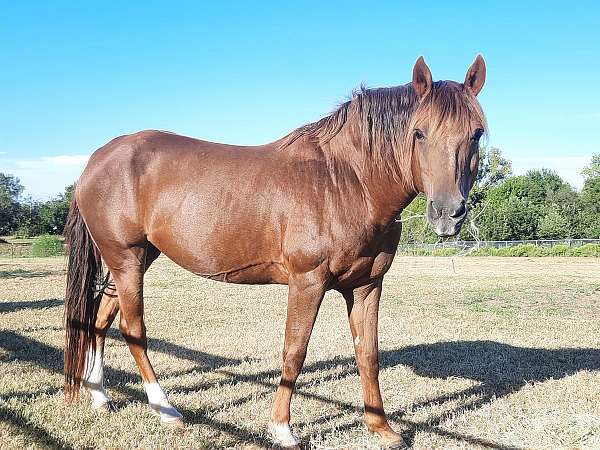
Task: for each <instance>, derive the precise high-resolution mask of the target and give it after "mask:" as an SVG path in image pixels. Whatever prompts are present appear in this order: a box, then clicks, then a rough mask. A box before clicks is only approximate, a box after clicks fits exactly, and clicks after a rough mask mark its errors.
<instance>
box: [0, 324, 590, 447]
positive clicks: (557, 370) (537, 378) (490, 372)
mask: <svg viewBox="0 0 600 450" xmlns="http://www.w3.org/2000/svg"><path fill="white" fill-rule="evenodd" d="M110 334H111V337H113V336H114V337H117V336H116V335H117V332H116V331H115V332H111V333H110ZM150 347H151V348H153V350H154V351H158V352H164V353H168V354H171V355H172V356H174V357H177V358H183V359H187V360H189V361H190V362H192V363H193V365H194V368H193V370H201V371H207V370H217V371H219V372H220V373H223V374H225V375H227V376H229V377H230V378H231V379H232V381H233V382H239V383H254V384H258V385H260V386H262V387H264V388H266V391H265V392H271V391H274V389H275V388H276V383H274V382H273V377H274V376H277V375H278V374H279V369H278V368H275V369H269V370H266V371H263V372H259V373H253V374H242V373H239V372H237V371H235V370H234V368H235V367H236V366H238V365H239V364H240V363H241V362H243V360H240V359H230V358H225V357H221V356H218V355H212V354H210V353H205V352H202V351H200V350H196V349H192V348H187V347H183V346H180V345H177V344H172V343H170V342H168V341H163V340H154V342H152V341H151V345H150ZM0 349H2V350H3V351H4V352H5V353H4V354H3V355H2V356H0V361H2V362H10V361H14V360H20V361H23V362H30V363H34V364H36V365H38V366H40V367H42V368H45V369H47V370H49V371H51V372H55V373H56V372H60V371H61V370H62V350H61V349H59V348H55V347H52V346H48V345H46V344H43V343H41V342H39V341H37V340H35V339H32V338H30V337H28V336H25V335H23V334H20V333H18V332H14V331H9V330H0ZM380 365H381V367H382V368H393V367H399V366H407V367H410V368H411V369H412V370H413V371H414V372H415V373H416V374H417V375H419V376H422V377H427V378H438V379H446V378H450V377H460V378H465V379H471V380H475V381H477V382H478V383H477V384H476V385H475V386H472V387H469V388H467V389H465V390H463V391H460V392H452V393H448V394H442V395H440V396H438V397H436V398H428V399H425V400H421V401H419V402H418V403H415V404H413V405H411V407H427V406H429V405H433V404H440V403H444V402H452V401H453V400H459V399H463V400H461V401H460V402H459V405H458V406H455V407H453V408H451V409H450V410H447V411H446V412H444V413H442V414H439V415H437V416H432V415H429V416H428V417H427V418H426V420H425V421H423V422H415V421H411V420H410V419H408V418H407V417H406V415H405V414H404V411H403V410H397V411H392V412H391V413H390V414H389V416H390V418H391V419H393V420H395V421H397V422H400V423H402V424H403V425H404V427H405V428H406V429H407V431H406V432H405V434H404V437H405V439H406V440H407V441H408V442H409V443H412V441H413V440H414V435H415V433H416V432H417V431H419V430H423V431H427V432H430V433H435V434H440V435H444V436H446V437H449V438H452V439H455V440H457V441H462V442H465V443H468V444H472V445H474V444H476V445H479V446H484V447H488V448H496V449H508V448H513V447H507V446H503V445H501V444H499V443H495V442H491V441H486V440H484V439H479V438H476V437H473V436H467V435H463V434H460V433H458V432H452V431H448V430H446V429H444V428H442V427H440V424H442V422H443V421H444V420H445V419H446V418H448V417H450V416H454V415H458V414H461V413H466V412H469V411H473V410H476V409H477V408H479V407H480V406H482V405H483V404H485V403H488V402H490V401H493V399H495V398H500V397H504V396H506V395H509V394H511V393H513V392H516V391H518V390H519V389H521V388H522V387H523V386H524V385H525V384H527V383H535V382H543V381H545V380H550V379H561V378H564V377H566V376H569V375H573V374H575V373H577V372H579V371H598V370H600V349H595V348H562V349H542V348H530V347H517V346H512V345H508V344H503V343H499V342H494V341H454V342H437V343H432V344H420V345H414V346H408V347H402V348H398V349H393V350H384V351H382V352H381V364H380ZM331 369H338V370H334V372H336V373H335V374H334V375H319V373H320V372H322V371H324V370H331ZM303 373H305V374H311V375H312V376H311V377H310V378H311V381H310V384H311V385H312V384H315V383H327V382H328V381H329V379H330V377H332V376H333V377H335V378H336V379H339V378H340V377H342V376H349V375H353V374H355V373H356V366H355V365H354V363H353V358H350V357H336V358H333V359H330V360H324V361H318V362H315V363H311V364H307V366H306V367H305V370H304V371H303ZM176 375H178V374H172V376H176ZM107 376H108V378H111V379H112V380H113V382H114V381H116V382H117V386H116V388H117V389H118V390H121V391H122V392H123V393H124V394H126V395H128V396H131V397H133V398H136V399H137V400H139V401H144V398H143V394H142V393H141V391H139V389H133V388H132V387H130V386H129V384H130V382H131V381H134V382H135V381H136V380H137V378H138V376H137V374H134V373H130V372H127V371H123V370H119V369H114V368H110V367H107ZM208 384H210V382H209V383H208ZM111 387H112V386H111ZM209 387H210V386H207V385H204V384H203V385H202V386H200V387H191V388H190V387H188V388H187V389H188V390H189V391H193V390H194V389H204V388H209ZM112 388H114V387H112ZM182 388H183V387H182ZM174 389H175V390H179V389H178V388H176V387H175V388H174ZM184 390H185V389H184ZM21 394H22V395H30V394H31V393H16V392H15V393H12V394H8V396H9V397H12V396H15V397H16V396H19V395H21ZM298 394H299V396H302V397H307V398H312V399H315V400H319V401H322V402H324V403H329V404H332V405H336V406H337V408H338V410H339V413H337V414H336V415H337V416H340V415H345V414H346V413H348V412H350V413H352V414H354V413H355V412H356V408H357V405H355V404H354V403H351V402H346V401H343V400H337V399H332V398H331V397H328V396H322V395H319V394H315V393H312V392H311V391H310V390H309V389H306V384H305V382H303V381H302V378H301V379H300V383H299V384H298ZM265 395H267V394H265ZM253 398H254V397H253V396H251V395H250V396H247V397H242V398H240V399H239V401H237V402H234V404H235V405H236V406H239V405H241V404H244V403H246V402H247V401H252V399H253ZM464 399H468V400H464ZM0 409H1V408H0ZM182 412H183V413H184V415H185V416H186V420H188V421H189V422H190V423H198V424H205V425H209V426H211V427H214V428H215V429H218V430H221V431H222V432H224V433H227V434H229V435H231V436H234V437H235V438H236V439H238V440H239V441H243V442H252V443H257V442H258V443H259V444H261V445H263V444H266V443H267V441H265V439H264V437H263V435H262V434H261V433H260V432H258V431H257V430H250V429H246V428H244V427H240V426H238V425H235V424H230V423H228V422H225V421H222V422H220V421H217V420H215V419H214V417H213V414H211V411H210V410H206V411H204V410H198V411H193V410H185V409H184V410H183V411H182ZM15 414H16V413H14V411H13V412H11V411H9V410H6V411H3V410H0V420H3V421H9V422H12V423H14V424H15V425H16V424H23V420H22V418H21V417H20V416H18V415H15ZM328 419H329V418H328V417H321V418H315V421H316V422H321V423H324V422H328V421H329V420H328ZM359 425H360V422H351V423H348V424H347V425H345V426H343V427H342V429H344V428H348V429H350V428H353V427H355V426H359ZM25 429H26V430H27V432H28V433H29V434H31V435H32V436H35V437H38V436H42V435H44V436H42V437H43V438H44V439H45V441H46V442H47V443H48V442H50V443H53V445H55V446H68V445H66V443H65V442H63V441H60V440H56V439H55V438H54V437H53V436H51V435H46V434H44V433H46V432H45V431H44V430H42V429H37V428H35V429H34V428H31V427H29V428H28V427H25ZM330 431H334V430H329V429H323V430H321V434H322V435H325V434H327V433H328V432H330ZM335 431H340V428H339V427H336V429H335ZM40 439H41V438H40ZM51 439H54V440H51Z"/></svg>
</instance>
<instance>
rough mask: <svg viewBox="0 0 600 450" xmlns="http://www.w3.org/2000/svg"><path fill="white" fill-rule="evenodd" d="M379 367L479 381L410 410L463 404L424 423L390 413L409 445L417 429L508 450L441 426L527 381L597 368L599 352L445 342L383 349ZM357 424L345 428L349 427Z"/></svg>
mask: <svg viewBox="0 0 600 450" xmlns="http://www.w3.org/2000/svg"><path fill="white" fill-rule="evenodd" d="M347 363H348V360H344V359H337V361H336V364H335V365H343V364H347ZM317 365H318V366H319V367H320V368H325V367H332V366H331V365H329V364H328V362H326V361H321V362H320V363H317ZM380 366H381V368H392V367H397V366H407V367H410V368H411V369H412V370H413V371H414V372H415V373H416V374H417V375H419V376H422V377H427V378H438V379H448V378H452V377H459V378H465V379H470V380H475V381H477V382H478V384H476V385H475V386H472V387H469V388H467V389H464V390H461V391H459V392H452V393H449V394H442V395H440V396H437V397H435V398H429V399H425V400H421V401H419V402H416V403H413V404H412V405H410V408H421V407H427V406H430V405H437V404H440V403H445V402H452V401H454V400H457V399H465V398H471V400H463V401H461V403H460V404H459V405H458V406H456V407H454V408H452V409H450V410H448V411H446V412H444V413H442V414H439V415H435V416H434V415H429V416H428V417H427V419H426V420H425V421H423V422H414V421H411V420H408V419H406V418H405V417H404V416H405V414H404V411H403V410H397V411H393V412H391V413H390V414H389V417H390V418H391V419H392V420H395V421H398V422H401V423H403V424H404V425H405V426H406V427H407V431H406V433H405V435H404V437H405V440H407V442H408V443H412V441H413V440H414V435H415V434H416V432H417V431H419V430H425V431H428V432H433V433H437V434H443V435H445V436H447V437H452V438H455V439H458V440H462V441H467V442H469V443H471V444H478V445H481V446H484V447H490V448H497V449H508V448H513V447H505V446H502V445H500V444H496V443H493V442H490V441H486V440H483V439H477V438H473V437H470V436H463V435H460V434H458V433H456V434H455V433H452V432H448V431H446V430H443V429H441V428H439V425H440V424H441V423H442V422H444V421H445V420H446V419H447V418H449V417H452V416H456V415H458V414H462V413H466V412H469V411H474V410H476V409H477V408H479V407H480V406H482V405H484V404H486V403H488V402H490V401H493V400H494V399H497V398H501V397H505V396H507V395H509V394H512V393H514V392H516V391H518V390H519V389H521V388H522V387H523V386H525V385H526V384H528V383H536V382H543V381H546V380H551V379H561V378H564V377H567V376H569V375H573V374H575V373H577V372H580V371H598V370H600V349H595V348H561V349H543V348H532V347H517V346H512V345H508V344H504V343H500V342H494V341H449V342H436V343H432V344H420V345H413V346H408V347H403V348H399V349H395V350H384V351H382V352H381V354H380ZM355 425H357V424H356V423H351V424H348V425H347V426H346V427H344V428H352V427H353V426H355Z"/></svg>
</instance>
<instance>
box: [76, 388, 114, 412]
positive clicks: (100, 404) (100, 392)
mask: <svg viewBox="0 0 600 450" xmlns="http://www.w3.org/2000/svg"><path fill="white" fill-rule="evenodd" d="M83 386H84V387H85V389H86V391H88V393H89V394H90V397H92V408H94V409H106V406H105V405H108V404H111V403H112V401H111V399H110V397H109V396H108V394H107V393H106V391H105V390H104V387H103V386H102V384H101V383H90V382H89V381H84V382H83Z"/></svg>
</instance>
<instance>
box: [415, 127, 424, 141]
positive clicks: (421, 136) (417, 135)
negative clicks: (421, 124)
mask: <svg viewBox="0 0 600 450" xmlns="http://www.w3.org/2000/svg"><path fill="white" fill-rule="evenodd" d="M415 138H416V139H417V141H423V140H425V134H424V133H423V132H422V131H421V130H419V129H416V128H415Z"/></svg>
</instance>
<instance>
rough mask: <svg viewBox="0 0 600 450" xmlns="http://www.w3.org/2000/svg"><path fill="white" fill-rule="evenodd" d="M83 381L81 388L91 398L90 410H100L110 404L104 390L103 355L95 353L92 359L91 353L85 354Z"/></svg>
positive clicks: (99, 352)
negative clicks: (82, 387)
mask: <svg viewBox="0 0 600 450" xmlns="http://www.w3.org/2000/svg"><path fill="white" fill-rule="evenodd" d="M84 374H85V379H84V380H83V386H84V387H85V388H86V389H87V391H88V392H89V393H90V396H91V397H92V408H100V407H102V406H103V405H105V404H107V403H109V402H110V397H109V396H108V394H107V393H106V391H105V390H104V354H103V352H101V351H97V352H95V354H94V357H93V358H92V352H90V351H88V352H87V357H86V361H85V371H84Z"/></svg>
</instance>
